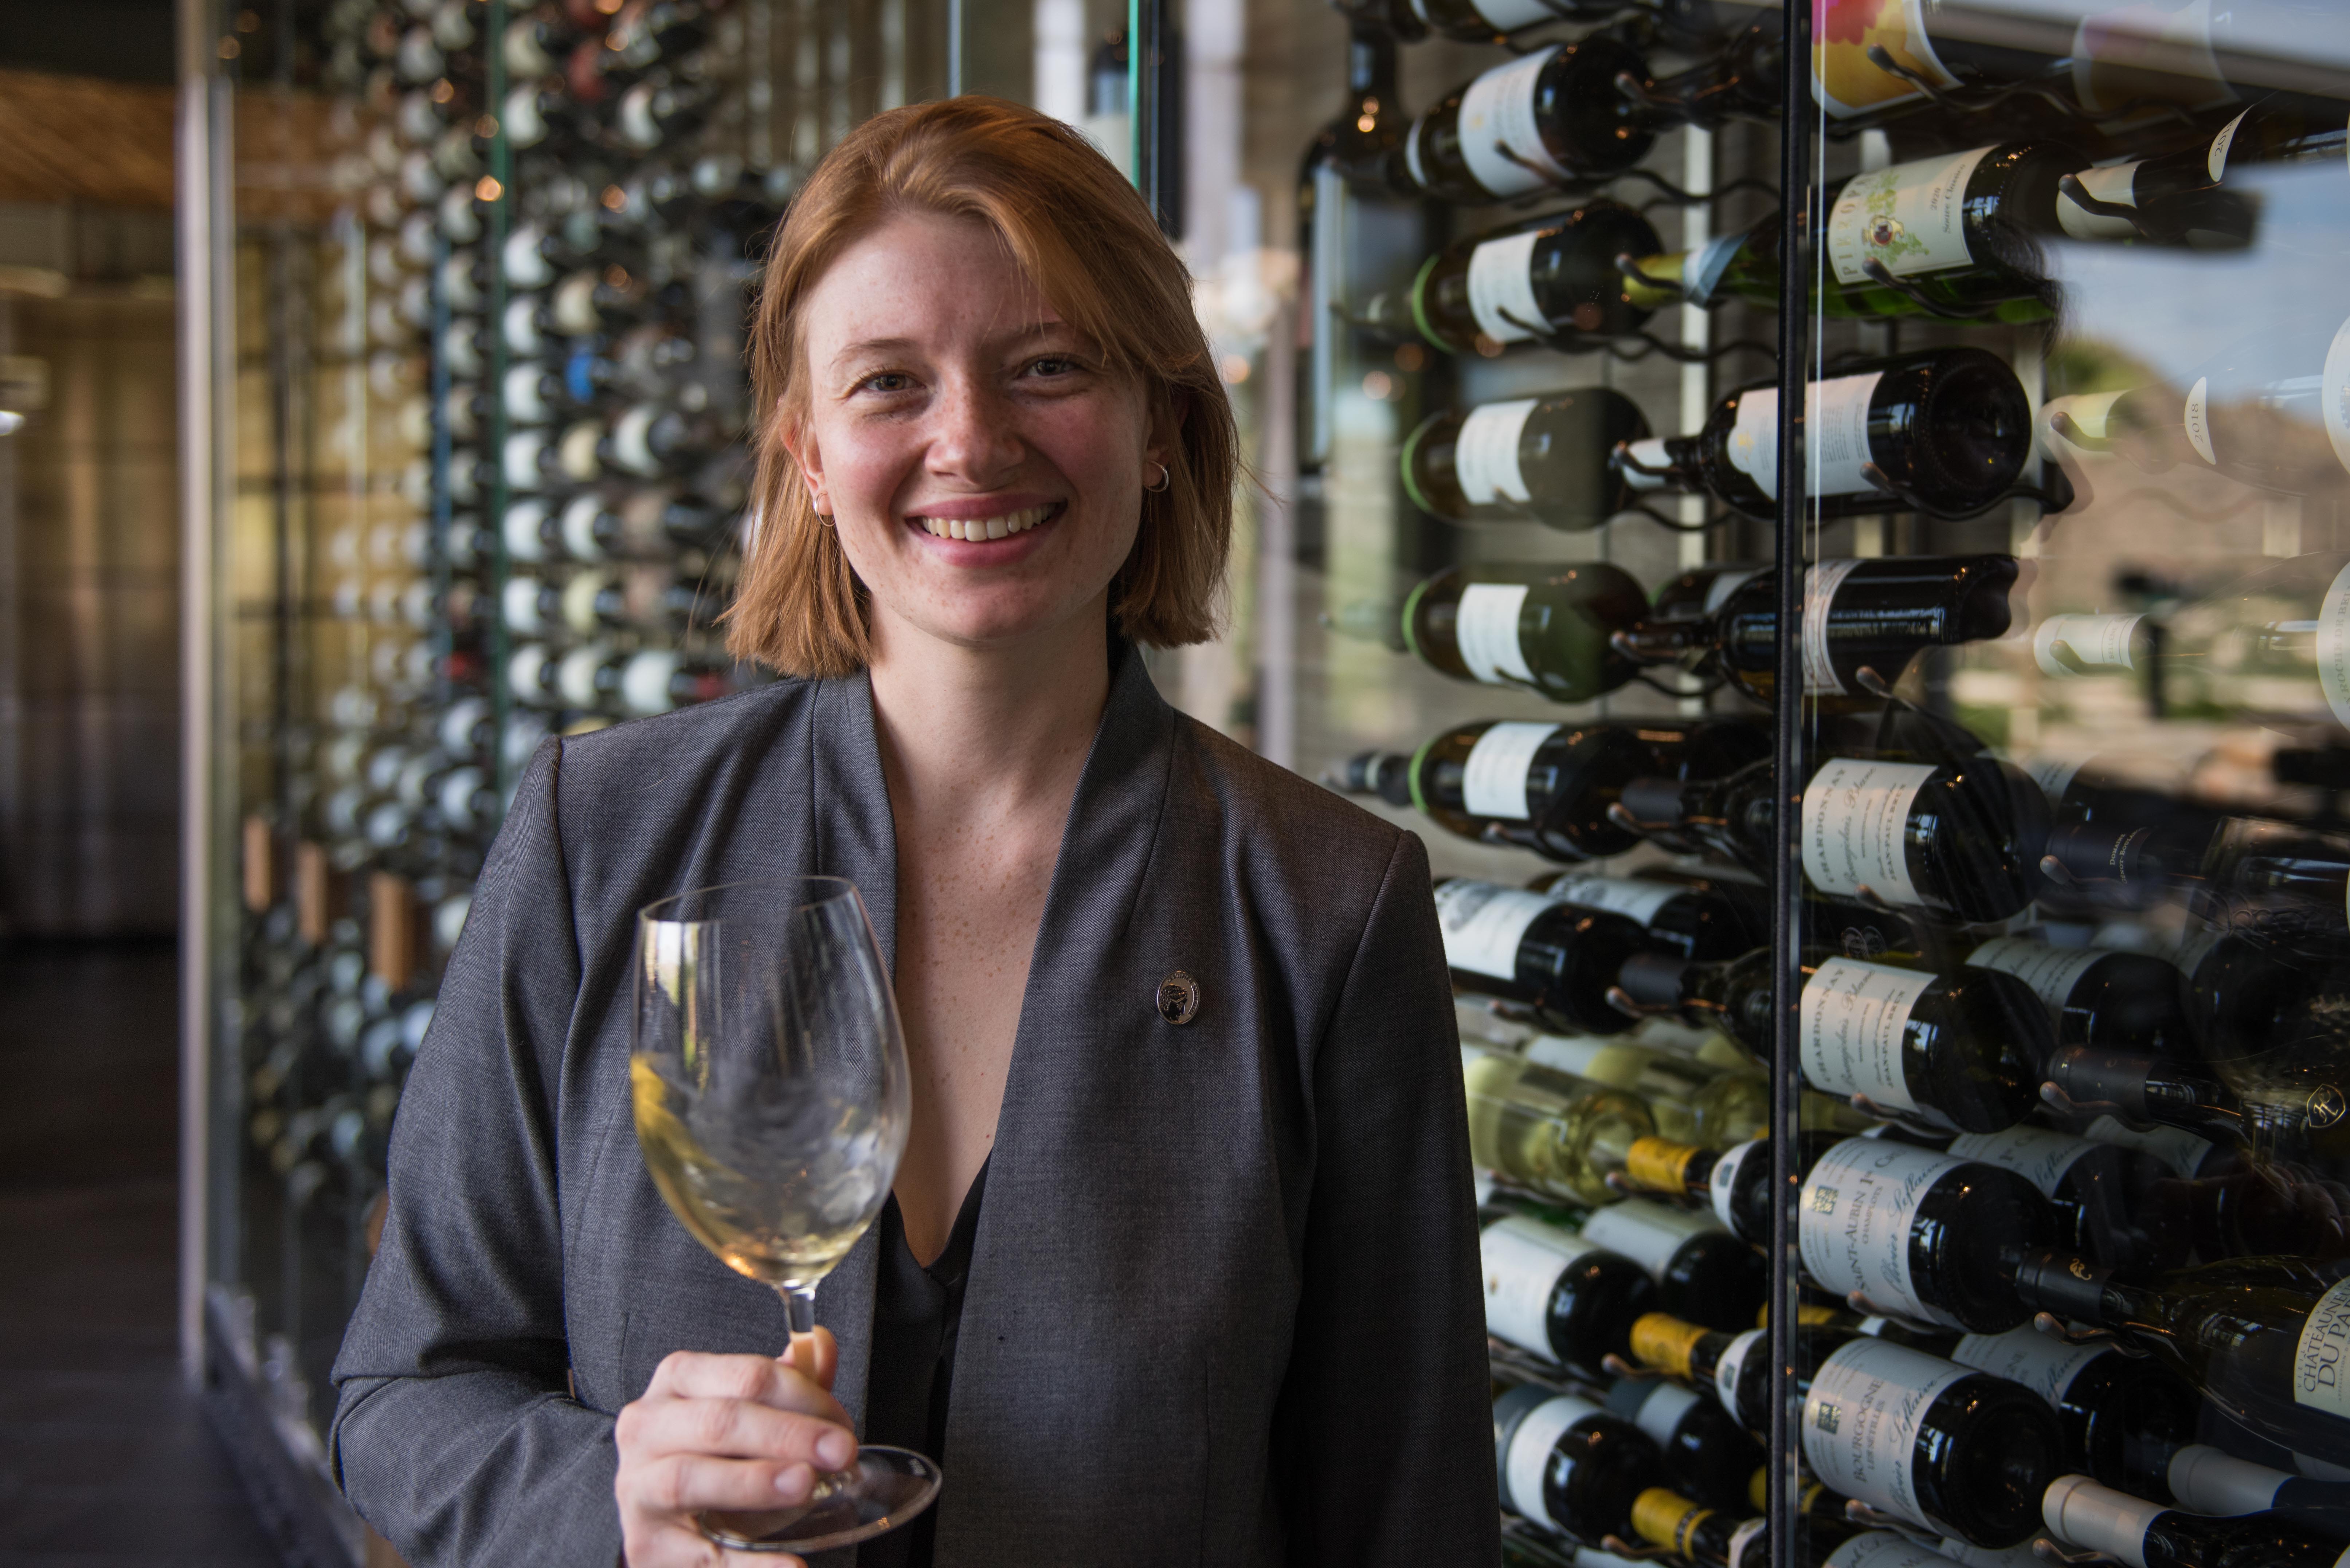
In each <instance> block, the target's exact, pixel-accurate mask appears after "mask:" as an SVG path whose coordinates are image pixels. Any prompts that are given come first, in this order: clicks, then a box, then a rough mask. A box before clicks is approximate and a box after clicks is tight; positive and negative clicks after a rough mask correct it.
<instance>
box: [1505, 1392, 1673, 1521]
mask: <svg viewBox="0 0 2350 1568" xmlns="http://www.w3.org/2000/svg"><path fill="white" fill-rule="evenodd" d="M1493 1452H1494V1458H1495V1459H1496V1460H1497V1461H1498V1468H1499V1469H1500V1471H1501V1482H1502V1505H1503V1507H1504V1508H1507V1509H1508V1510H1510V1511H1512V1512H1513V1513H1515V1514H1517V1515H1519V1516H1520V1517H1522V1518H1524V1519H1527V1520H1530V1521H1533V1522H1534V1523H1535V1524H1538V1525H1541V1526H1542V1527H1543V1528H1544V1529H1545V1530H1554V1531H1557V1532H1560V1533H1561V1534H1565V1535H1571V1536H1576V1537H1580V1538H1581V1539H1583V1540H1586V1541H1596V1540H1598V1539H1600V1538H1601V1537H1602V1536H1606V1535H1613V1534H1617V1533H1619V1532H1622V1531H1623V1530H1625V1529H1626V1528H1627V1526H1628V1525H1629V1523H1630V1521H1631V1505H1632V1499H1633V1498H1635V1497H1637V1496H1638V1495H1639V1494H1640V1493H1641V1492H1642V1491H1645V1490H1648V1488H1649V1487H1651V1486H1654V1485H1655V1484H1656V1483H1657V1481H1658V1480H1659V1478H1660V1477H1661V1476H1662V1475H1663V1473H1664V1461H1663V1460H1662V1459H1660V1458H1659V1456H1658V1453H1657V1445H1656V1444H1654V1443H1653V1442H1650V1441H1649V1440H1648V1435H1647V1434H1646V1433H1644V1432H1642V1431H1641V1430H1640V1429H1639V1428H1637V1427H1635V1426H1633V1425H1632V1424H1631V1423H1630V1422H1629V1421H1625V1420H1620V1419H1618V1418H1617V1417H1614V1416H1611V1415H1609V1414H1607V1412H1606V1411H1605V1410H1602V1409H1601V1408H1600V1407H1598V1406H1596V1405H1594V1404H1593V1403H1592V1402H1591V1401H1590V1400H1588V1399H1585V1398H1582V1397H1579V1396H1576V1395H1573V1394H1553V1393H1551V1392H1550V1391H1549V1390H1548V1389H1546V1388H1542V1387H1539V1386H1535V1385H1533V1384H1524V1385H1521V1386H1518V1387H1515V1388H1513V1389H1511V1390H1510V1391H1509V1392H1508V1393H1506V1394H1503V1396H1502V1397H1500V1398H1499V1399H1497V1400H1495V1401H1494V1402H1493Z"/></svg>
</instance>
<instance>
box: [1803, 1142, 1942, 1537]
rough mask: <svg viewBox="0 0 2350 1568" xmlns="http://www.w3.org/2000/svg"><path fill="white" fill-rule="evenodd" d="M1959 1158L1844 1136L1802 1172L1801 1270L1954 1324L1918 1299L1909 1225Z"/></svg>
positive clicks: (1890, 1307)
mask: <svg viewBox="0 0 2350 1568" xmlns="http://www.w3.org/2000/svg"><path fill="white" fill-rule="evenodd" d="M1964 1163H1965V1161H1963V1160H1959V1159H1953V1158H1950V1156H1949V1155H1946V1154H1938V1153H1936V1152H1935V1151H1934V1150H1932V1149H1930V1148H1919V1147H1917V1146H1915V1145H1914V1144H1906V1143H1892V1142H1888V1141H1887V1140H1886V1139H1883V1138H1867V1137H1863V1138H1846V1140H1845V1141H1844V1142H1842V1143H1840V1144H1838V1145H1836V1146H1835V1147H1834V1148H1831V1149H1830V1150H1828V1152H1827V1153H1825V1154H1824V1155H1822V1156H1821V1157H1820V1158H1819V1160H1818V1161H1817V1162H1816V1163H1815V1164H1814V1165H1813V1167H1812V1168H1811V1171H1810V1173H1809V1174H1808V1175H1806V1176H1805V1177H1804V1189H1803V1191H1802V1193H1801V1194H1800V1195H1799V1196H1798V1198H1797V1200H1796V1201H1797V1210H1796V1220H1797V1226H1796V1239H1797V1242H1798V1250H1799V1251H1800V1252H1801V1254H1802V1257H1803V1262H1804V1272H1805V1273H1808V1274H1809V1275H1811V1276H1812V1278H1813V1279H1814V1281H1816V1282H1818V1283H1819V1284H1820V1285H1821V1286H1822V1287H1823V1288H1824V1289H1826V1290H1829V1291H1832V1292H1834V1293H1835V1294H1837V1295H1848V1294H1850V1293H1852V1292H1854V1291H1858V1292H1859V1293H1861V1294H1862V1295H1863V1296H1865V1297H1866V1298H1867V1299H1868V1301H1869V1302H1870V1303H1872V1304H1873V1305H1875V1306H1877V1307H1880V1308H1882V1309H1884V1310H1886V1311H1888V1312H1895V1313H1900V1314H1904V1315H1906V1316H1909V1317H1915V1318H1922V1319H1924V1320H1926V1321H1927V1322H1929V1323H1939V1324H1948V1325H1949V1326H1950V1327H1952V1328H1956V1327H1958V1326H1960V1325H1959V1324H1957V1323H1956V1322H1954V1321H1953V1320H1952V1319H1950V1317H1949V1316H1948V1315H1946V1314H1942V1313H1939V1312H1937V1311H1935V1310H1934V1309H1932V1308H1930V1307H1929V1306H1928V1305H1927V1304H1926V1303H1924V1302H1922V1301H1920V1300H1918V1293H1917V1289H1916V1287H1915V1285H1914V1284H1913V1283H1912V1282H1911V1280H1910V1277H1909V1230H1910V1227H1911V1225H1912V1224H1914V1223H1915V1222H1916V1220H1917V1218H1918V1204H1920V1203H1922V1202H1923V1201H1925V1198H1926V1192H1927V1189H1929V1188H1930V1187H1932V1186H1933V1185H1934V1183H1936V1182H1937V1181H1939V1180H1940V1179H1942V1178H1943V1177H1945V1176H1947V1175H1949V1174H1950V1172H1951V1171H1953V1170H1956V1169H1958V1168H1960V1166H1961V1165H1963V1164H1964ZM1821 1479H1822V1480H1828V1481H1829V1484H1830V1485H1831V1486H1834V1485H1835V1482H1834V1481H1833V1480H1831V1479H1830V1478H1829V1477H1827V1476H1825V1475H1823V1476H1822V1477H1821ZM1836 1490H1839V1491H1842V1490H1844V1489H1843V1488H1841V1487H1838V1488H1836ZM1846 1495H1850V1494H1849V1493H1847V1494H1846Z"/></svg>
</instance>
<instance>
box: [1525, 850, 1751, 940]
mask: <svg viewBox="0 0 2350 1568" xmlns="http://www.w3.org/2000/svg"><path fill="white" fill-rule="evenodd" d="M1527 886H1528V887H1529V888H1533V889H1534V891H1536V892H1541V893H1547V894H1549V895H1550V896H1551V897H1553V898H1558V899H1561V900H1563V901H1564V902H1566V903H1569V904H1573V905H1575V906H1576V907H1578V908H1580V909H1601V910H1605V911H1606V912H1607V913H1608V914H1611V915H1623V916H1625V917H1627V919H1634V920H1638V922H1639V923H1640V925H1641V928H1642V929H1645V930H1646V931H1647V932H1648V936H1649V938H1650V940H1652V941H1654V942H1655V944H1656V946H1657V947H1658V948H1659V950H1669V951H1671V952H1674V953H1678V954H1679V955H1680V956H1682V957H1684V958H1693V959H1718V958H1729V957H1731V956H1732V955H1733V954H1737V953H1742V952H1746V951H1748V950H1751V949H1752V948H1754V947H1755V946H1756V945H1758V944H1760V943H1762V942H1764V941H1767V940H1769V938H1770V919H1771V917H1770V912H1769V910H1768V909H1765V908H1764V907H1763V900H1762V899H1760V898H1752V897H1749V896H1747V895H1748V893H1749V892H1750V891H1751V890H1750V889H1747V888H1744V887H1743V886H1742V884H1739V883H1737V882H1734V881H1731V880H1730V879H1728V878H1724V877H1681V876H1678V875H1675V876H1670V877H1667V876H1663V875H1659V876H1657V877H1653V878H1652V877H1600V876H1596V875H1593V874H1591V873H1588V872H1584V871H1577V870H1572V869H1570V870H1565V871H1550V872H1544V874H1543V875H1541V876H1539V877H1535V878H1534V880H1533V881H1532V882H1530V883H1528V884H1527Z"/></svg>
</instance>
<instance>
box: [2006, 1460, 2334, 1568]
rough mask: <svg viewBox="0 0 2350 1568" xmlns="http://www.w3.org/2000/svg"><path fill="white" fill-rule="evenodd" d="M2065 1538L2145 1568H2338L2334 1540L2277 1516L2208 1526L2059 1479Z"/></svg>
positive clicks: (2055, 1522) (2059, 1522)
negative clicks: (2336, 1567) (2335, 1567)
mask: <svg viewBox="0 0 2350 1568" xmlns="http://www.w3.org/2000/svg"><path fill="white" fill-rule="evenodd" d="M2043 1509H2044V1511H2045V1515H2046V1518H2047V1521H2048V1529H2049V1531H2050V1532H2051V1533H2053V1534H2054V1535H2055V1536H2056V1537H2057V1539H2059V1540H2061V1541H2064V1542H2067V1543H2069V1544H2071V1545H2074V1546H2077V1547H2083V1548H2085V1549H2087V1550H2089V1551H2092V1552H2107V1553H2110V1554H2111V1555H2112V1556H2114V1557H2115V1558H2116V1559H2117V1560H2119V1561H2121V1562H2123V1563H2142V1564H2144V1568H2334V1565H2335V1563H2337V1562H2339V1560H2340V1558H2341V1555H2342V1549H2341V1546H2340V1544H2339V1543H2338V1542H2334V1541H2330V1540H2328V1539H2326V1538H2325V1537H2324V1536H2322V1535H2320V1534H2318V1533H2316V1532H2314V1531H2311V1530H2307V1529H2304V1528H2303V1527H2302V1526H2300V1525H2298V1524H2295V1523H2293V1522H2292V1521H2289V1520H2285V1519H2281V1518H2278V1517H2276V1516H2275V1515H2272V1514H2265V1513H2252V1514H2245V1515H2242V1516H2241V1517H2239V1518H2235V1519H2204V1518H2200V1517H2199V1516H2197V1515H2195V1514H2191V1513H2183V1512H2181V1511H2178V1510H2177V1509H2171V1508H2165V1507H2163V1506H2162V1505H2161V1504H2160V1503H2158V1502H2149V1501H2147V1500H2145V1499H2144V1498H2138V1497H2133V1496H2131V1495H2130V1494H2129V1493H2127V1492H2123V1491H2116V1490H2114V1489H2113V1488H2111V1487H2107V1486H2100V1485H2099V1484H2098V1483H2097V1482H2095V1481H2094V1480H2090V1479H2089V1478H2088V1477H2087V1476H2085V1475H2068V1476H2062V1477H2059V1478H2058V1479H2057V1480H2055V1482H2054V1484H2052V1485H2051V1486H2050V1487H2049V1488H2048V1492H2047V1497H2046V1500H2045V1501H2044V1503H2043Z"/></svg>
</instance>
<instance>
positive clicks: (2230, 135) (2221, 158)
mask: <svg viewBox="0 0 2350 1568" xmlns="http://www.w3.org/2000/svg"><path fill="white" fill-rule="evenodd" d="M2251 112H2252V111H2251V109H2246V110H2244V114H2250V113H2251ZM2244 114H2240V115H2238V116H2236V118H2235V119H2231V120H2230V121H2229V122H2228V123H2227V124H2225V125H2223V126H2221V127H2220V134H2219V135H2217V136H2215V137H2213V138H2212V139H2211V151H2210V152H2209V153H2207V154H2206V155H2205V156H2204V159H2203V169H2204V172H2206V173H2208V174H2210V176H2211V178H2212V179H2213V180H2214V181H2219V180H2224V179H2226V178H2227V175H2228V150H2229V149H2230V148H2231V147H2233V146H2234V145H2235V144H2236V128H2237V127H2238V126H2240V125H2241V124H2243V123H2244Z"/></svg>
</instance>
